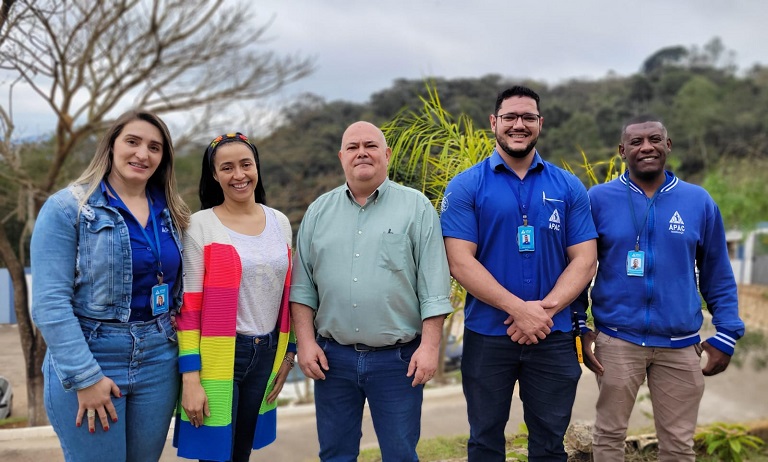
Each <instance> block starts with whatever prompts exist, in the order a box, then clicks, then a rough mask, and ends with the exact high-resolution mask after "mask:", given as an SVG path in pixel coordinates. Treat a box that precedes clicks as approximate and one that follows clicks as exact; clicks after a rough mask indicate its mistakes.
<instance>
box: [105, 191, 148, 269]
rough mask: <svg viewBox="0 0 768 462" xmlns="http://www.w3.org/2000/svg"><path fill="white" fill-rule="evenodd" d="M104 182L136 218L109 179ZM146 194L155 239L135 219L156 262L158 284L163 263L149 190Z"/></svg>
mask: <svg viewBox="0 0 768 462" xmlns="http://www.w3.org/2000/svg"><path fill="white" fill-rule="evenodd" d="M104 183H106V185H107V188H108V189H109V192H111V193H112V195H113V196H115V199H117V200H118V201H120V205H121V206H122V207H123V208H124V209H125V210H126V211H127V212H128V213H129V214H130V215H131V216H132V217H133V219H134V220H136V217H135V216H134V215H133V213H131V211H130V209H128V206H127V205H125V202H123V200H122V199H120V196H119V195H118V194H117V191H115V189H114V188H113V187H112V185H111V184H109V181H107V180H104ZM146 195H147V207H149V216H150V218H151V219H152V229H153V230H154V231H155V240H154V241H153V240H152V239H150V238H149V235H148V234H147V231H146V230H145V229H144V226H142V225H141V223H139V220H136V223H139V229H140V230H141V234H143V235H144V239H146V240H147V244H148V245H149V250H150V251H151V252H152V256H154V257H155V262H157V282H158V284H162V283H163V263H162V261H161V260H160V235H159V234H158V233H157V220H156V219H155V214H154V213H152V200H151V199H150V196H149V191H147V192H146Z"/></svg>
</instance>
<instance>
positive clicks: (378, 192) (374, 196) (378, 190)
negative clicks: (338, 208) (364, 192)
mask: <svg viewBox="0 0 768 462" xmlns="http://www.w3.org/2000/svg"><path fill="white" fill-rule="evenodd" d="M389 185H390V180H389V177H386V178H384V181H383V182H382V183H381V184H380V185H379V187H378V188H376V189H375V190H374V191H373V192H372V193H371V195H370V196H368V198H367V202H370V201H374V202H376V201H378V200H379V199H380V198H381V196H382V195H383V194H384V193H385V192H386V191H387V189H389ZM344 191H345V192H346V193H347V198H348V199H349V200H350V201H352V202H354V203H355V204H357V201H355V196H353V195H352V191H350V189H349V183H344ZM358 205H360V204H358Z"/></svg>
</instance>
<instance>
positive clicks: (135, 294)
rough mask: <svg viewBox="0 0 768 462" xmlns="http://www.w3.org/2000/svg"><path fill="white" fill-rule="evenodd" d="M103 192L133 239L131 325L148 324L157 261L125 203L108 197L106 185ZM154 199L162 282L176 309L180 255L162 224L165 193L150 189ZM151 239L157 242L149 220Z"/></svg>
mask: <svg viewBox="0 0 768 462" xmlns="http://www.w3.org/2000/svg"><path fill="white" fill-rule="evenodd" d="M101 190H102V192H103V193H104V195H105V197H106V198H107V200H108V201H109V205H110V206H112V207H114V208H115V209H117V211H118V212H120V215H122V216H123V219H124V220H125V224H126V225H127V226H128V234H129V235H130V237H131V263H132V268H133V282H132V289H131V317H130V318H129V320H128V321H129V322H134V321H149V320H150V319H152V318H153V316H152V305H151V304H150V295H151V294H152V287H153V286H154V285H155V284H157V261H156V259H155V256H154V255H153V253H152V251H151V250H150V248H149V243H148V242H147V239H146V238H145V237H144V234H143V233H142V232H141V225H140V224H139V222H138V221H136V219H135V218H134V217H133V215H132V214H131V212H129V211H128V210H127V208H126V206H125V205H124V204H123V201H121V200H120V199H116V198H114V197H111V196H110V195H109V194H107V187H106V184H105V183H104V182H103V181H102V182H101ZM148 193H149V195H150V197H151V198H152V211H151V213H152V214H153V215H154V216H155V222H156V223H157V226H159V227H160V229H159V230H158V233H157V234H158V237H159V238H160V258H161V260H162V262H163V282H164V283H166V284H168V296H169V297H170V298H171V300H169V301H168V302H169V303H170V305H171V306H172V305H173V294H174V293H175V291H174V284H175V283H176V279H177V278H178V274H179V268H180V267H181V254H180V253H179V249H178V247H177V246H176V243H175V242H174V240H173V234H171V230H170V229H168V228H167V227H166V226H165V225H164V224H163V215H162V214H163V210H164V209H165V207H166V202H165V195H164V194H163V193H162V191H158V190H155V189H153V188H151V187H150V188H149V189H148ZM144 231H146V233H147V236H149V237H150V239H153V240H154V239H155V228H154V226H153V224H152V218H151V217H150V218H149V219H148V220H147V226H146V227H145V228H144Z"/></svg>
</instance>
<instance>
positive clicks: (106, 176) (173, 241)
mask: <svg viewBox="0 0 768 462" xmlns="http://www.w3.org/2000/svg"><path fill="white" fill-rule="evenodd" d="M173 156H174V154H173V147H172V144H171V137H170V134H169V132H168V128H167V127H166V125H165V123H163V121H162V120H160V119H159V118H158V117H157V116H156V115H154V114H151V113H148V112H141V111H129V112H127V113H125V114H123V115H121V116H120V117H119V118H118V119H117V120H116V121H115V122H114V124H113V125H112V127H111V128H110V129H109V131H108V132H107V133H106V134H105V135H104V137H103V138H102V139H101V141H100V143H99V146H98V148H97V150H96V154H95V155H94V157H93V159H92V160H91V163H90V165H89V166H88V168H87V169H86V170H85V172H84V173H83V174H82V175H81V176H80V178H78V179H77V180H75V181H74V182H73V183H72V184H71V185H70V186H69V187H67V188H65V189H63V190H61V191H59V192H57V193H55V194H54V195H52V196H51V197H50V198H49V199H48V200H47V201H46V202H45V204H44V205H43V207H42V209H41V210H40V214H39V215H38V218H37V223H36V225H35V229H34V232H33V234H32V243H31V259H32V277H33V281H34V283H33V290H32V318H33V320H34V322H35V324H36V325H37V327H38V328H39V329H40V331H41V332H42V334H43V337H44V338H45V340H46V343H47V344H48V352H47V354H46V357H45V361H44V363H43V374H44V377H45V392H44V397H45V406H46V411H47V412H48V418H49V420H50V422H51V424H52V425H53V428H54V429H55V430H56V433H57V434H58V436H59V440H60V442H61V447H62V450H63V452H64V457H65V459H66V460H67V461H78V462H79V461H102V460H107V459H108V460H112V461H141V462H145V461H153V460H154V461H156V460H158V459H159V458H160V455H161V453H162V451H163V447H164V444H165V440H166V435H167V433H168V427H169V423H170V420H171V416H172V414H173V409H174V404H175V402H176V400H177V396H178V386H179V375H178V368H177V361H176V358H177V355H178V346H177V340H176V332H175V329H174V327H173V325H172V322H171V315H172V314H173V313H174V312H175V311H176V310H177V309H178V307H179V306H180V304H181V292H182V277H181V250H182V247H181V240H180V237H179V232H180V230H182V229H184V228H186V226H187V224H188V222H189V210H188V208H187V207H186V205H185V204H184V203H183V201H182V200H181V198H180V196H179V194H178V193H177V190H176V180H175V177H174V171H173Z"/></svg>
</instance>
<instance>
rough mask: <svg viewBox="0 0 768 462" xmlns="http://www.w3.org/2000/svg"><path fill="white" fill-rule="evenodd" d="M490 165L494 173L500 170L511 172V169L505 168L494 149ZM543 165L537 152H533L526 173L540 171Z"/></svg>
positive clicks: (499, 155)
mask: <svg viewBox="0 0 768 462" xmlns="http://www.w3.org/2000/svg"><path fill="white" fill-rule="evenodd" d="M490 163H491V169H493V171H494V172H498V171H500V170H502V169H504V170H507V171H508V172H512V169H510V168H509V166H507V164H506V163H505V162H504V159H503V158H502V157H501V154H499V151H497V150H496V149H494V150H493V154H491V157H490ZM544 165H545V164H544V160H542V158H541V156H540V155H539V151H538V150H535V151H534V154H533V161H532V162H531V166H530V167H528V171H531V170H541V169H543V168H544Z"/></svg>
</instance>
